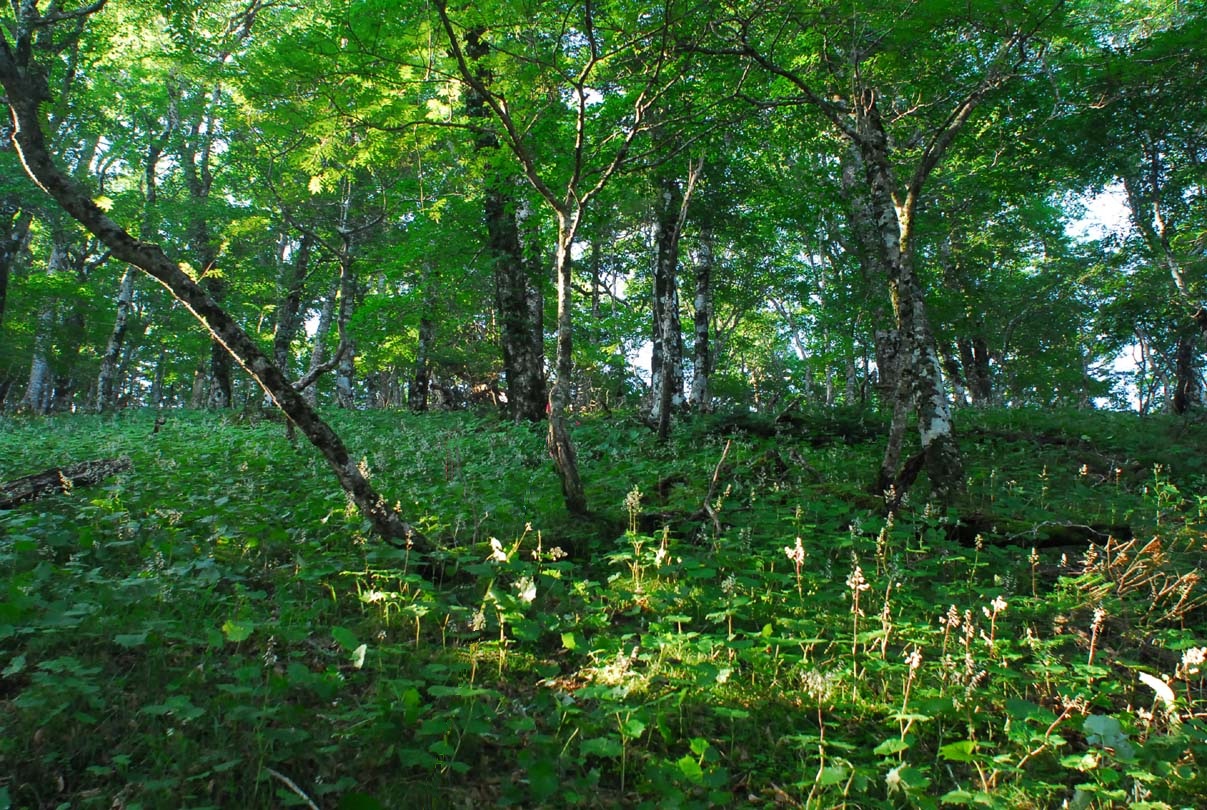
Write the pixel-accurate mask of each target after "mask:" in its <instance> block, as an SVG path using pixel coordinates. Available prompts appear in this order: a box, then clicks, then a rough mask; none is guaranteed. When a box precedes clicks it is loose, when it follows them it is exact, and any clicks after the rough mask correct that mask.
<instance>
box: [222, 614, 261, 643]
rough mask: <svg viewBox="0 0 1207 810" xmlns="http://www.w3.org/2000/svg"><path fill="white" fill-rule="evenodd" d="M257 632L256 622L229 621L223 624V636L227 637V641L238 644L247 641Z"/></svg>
mask: <svg viewBox="0 0 1207 810" xmlns="http://www.w3.org/2000/svg"><path fill="white" fill-rule="evenodd" d="M255 630H256V625H255V622H248V621H240V620H238V619H227V620H226V621H225V622H223V623H222V634H223V635H224V636H226V640H227V641H233V642H234V643H236V644H238V643H239V642H240V641H246V640H247V639H249V638H251V634H252V633H254V632H255Z"/></svg>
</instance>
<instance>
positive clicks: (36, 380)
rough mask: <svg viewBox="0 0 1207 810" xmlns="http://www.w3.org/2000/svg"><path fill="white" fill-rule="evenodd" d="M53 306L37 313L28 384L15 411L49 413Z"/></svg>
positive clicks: (47, 305)
mask: <svg viewBox="0 0 1207 810" xmlns="http://www.w3.org/2000/svg"><path fill="white" fill-rule="evenodd" d="M54 322H55V311H54V304H51V303H46V304H43V305H42V309H41V310H40V311H39V312H38V322H37V326H36V327H35V330H36V331H35V332H34V351H33V356H32V357H31V358H30V361H29V384H28V385H26V386H25V395H24V396H23V397H22V398H21V402H20V403H18V405H17V409H18V410H22V411H29V412H30V413H36V414H40V415H44V414H47V413H50V406H51V402H52V397H51V394H52V392H51V380H50V342H51V335H52V333H53V332H54Z"/></svg>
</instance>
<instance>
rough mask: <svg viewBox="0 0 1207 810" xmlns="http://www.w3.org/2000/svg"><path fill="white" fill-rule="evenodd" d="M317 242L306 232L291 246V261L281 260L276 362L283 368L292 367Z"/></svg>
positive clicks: (274, 357) (273, 334)
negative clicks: (313, 252)
mask: <svg viewBox="0 0 1207 810" xmlns="http://www.w3.org/2000/svg"><path fill="white" fill-rule="evenodd" d="M313 243H314V239H313V237H312V236H311V235H310V234H309V233H306V234H303V235H302V238H301V241H299V242H298V243H297V245H296V246H293V245H292V244H290V245H289V246H290V247H293V254H292V256H290V257H289V260H283V261H282V262H281V276H280V280H279V281H278V282H277V286H278V289H279V291H280V298H279V299H278V301H277V322H276V327H275V328H274V329H273V333H272V361H273V362H274V363H275V364H276V366H277V368H279V369H281V370H282V371H284V370H287V369H288V368H289V365H290V361H291V359H292V357H291V347H292V346H293V339H294V338H295V337H297V334H298V330H299V329H300V328H301V325H302V319H301V310H302V294H303V293H304V292H305V287H306V276H307V275H308V274H309V273H310V252H311V249H312V246H313ZM282 252H284V251H282ZM282 258H283V259H284V257H282Z"/></svg>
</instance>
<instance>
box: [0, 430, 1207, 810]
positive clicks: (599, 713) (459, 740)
mask: <svg viewBox="0 0 1207 810" xmlns="http://www.w3.org/2000/svg"><path fill="white" fill-rule="evenodd" d="M332 417H333V419H334V420H335V421H336V423H337V426H338V428H339V429H340V430H341V432H342V433H343V434H344V435H345V436H346V438H347V440H348V442H349V444H350V445H351V446H352V447H353V448H358V450H357V452H359V453H361V454H363V458H364V463H365V464H366V465H367V466H368V468H369V469H370V470H371V472H372V475H373V479H374V481H375V482H376V483H377V484H378V485H379V487H380V488H381V489H382V490H383V491H384V492H386V493H387V494H388V495H389V496H390V497H391V498H396V499H398V500H399V501H400V504H401V508H402V510H403V512H404V513H405V515H406V516H407V517H408V518H409V519H412V520H416V521H417V522H418V523H419V524H420V525H421V526H422V527H423V529H424V530H425V532H427V533H428V534H430V535H431V536H433V537H435V538H438V540H439V542H440V545H441V550H440V551H439V553H437V554H435V555H433V557H432V559H430V560H426V561H420V560H417V559H412V558H411V557H409V556H408V555H407V554H406V552H404V551H399V550H396V549H392V548H390V547H388V546H385V545H384V544H380V543H377V542H375V541H373V540H372V538H371V537H369V536H368V535H367V533H366V532H367V527H366V525H365V523H364V521H363V520H362V519H361V518H360V517H359V516H358V515H356V514H355V512H354V511H353V510H351V509H350V508H349V506H348V504H347V501H346V499H345V498H344V496H343V495H342V493H340V492H339V491H338V489H336V488H335V486H334V484H333V482H332V480H331V479H330V475H329V473H328V472H327V471H326V470H325V469H324V468H323V466H322V464H321V462H320V461H319V460H318V459H317V457H316V455H315V454H314V453H313V452H312V451H310V450H309V449H308V448H306V447H304V446H303V447H294V446H291V445H290V444H289V442H287V441H286V439H285V437H284V431H283V429H282V427H281V426H280V425H279V424H277V423H274V422H271V421H267V420H263V421H252V422H248V421H246V420H243V419H241V418H239V417H235V416H233V415H230V416H222V415H214V414H205V413H174V414H171V415H170V416H169V419H168V421H167V424H166V425H165V426H164V427H163V428H162V429H161V430H160V431H159V432H157V433H152V428H153V415H151V414H141V413H128V414H122V415H120V416H118V417H116V418H113V417H110V418H107V419H101V418H98V417H85V416H73V417H63V418H57V419H51V420H29V421H26V420H11V419H10V420H2V421H0V479H9V478H12V477H16V476H18V475H22V474H26V473H29V472H34V471H38V470H41V469H44V468H46V467H48V466H51V465H53V464H59V463H67V462H69V461H78V460H83V459H87V458H97V457H107V456H115V455H122V454H125V455H129V456H130V457H131V459H132V460H133V461H134V467H133V470H132V472H130V473H128V474H124V475H121V476H119V477H115V478H113V479H110V480H109V481H108V482H106V483H105V484H103V485H100V486H97V487H92V488H88V489H81V490H78V491H75V492H72V493H70V494H69V495H67V496H59V497H54V498H48V499H45V500H43V501H39V502H37V503H34V504H29V505H26V506H23V507H21V508H19V509H16V510H13V511H10V512H3V513H0V571H2V572H3V574H2V575H0V588H3V590H0V668H2V669H0V703H2V706H0V808H3V807H5V806H12V807H22V808H24V807H79V808H86V807H123V808H135V807H142V808H157V807H194V808H200V807H236V806H237V807H278V806H317V807H331V808H336V807H338V808H373V807H403V806H405V807H424V806H430V807H445V806H455V807H462V806H467V805H469V806H496V805H497V806H507V805H510V806H517V807H568V806H578V807H598V806H632V807H659V808H661V807H711V806H718V807H723V806H768V807H770V806H790V807H791V806H796V807H812V808H834V807H850V808H856V807H858V808H904V807H919V808H930V807H940V806H942V807H949V806H957V807H958V806H974V807H1024V808H1025V807H1035V808H1042V807H1053V806H1060V805H1061V804H1062V803H1063V802H1067V803H1068V806H1069V807H1076V808H1108V807H1141V808H1143V807H1150V808H1159V807H1172V808H1180V807H1194V806H1197V804H1198V802H1199V797H1201V796H1202V795H1205V794H1207V777H1205V776H1204V774H1203V771H1202V762H1203V759H1204V756H1205V754H1207V748H1205V742H1207V722H1205V718H1207V714H1205V712H1207V699H1205V696H1204V692H1203V687H1204V682H1203V676H1204V673H1203V671H1202V667H1201V666H1200V665H1201V664H1202V661H1201V657H1202V655H1203V654H1204V652H1207V650H1205V649H1204V648H1205V647H1207V622H1205V621H1204V610H1203V605H1204V602H1205V601H1207V588H1205V586H1204V584H1203V582H1202V580H1201V574H1202V571H1201V566H1202V560H1203V559H1204V556H1203V553H1204V551H1205V550H1207V549H1205V548H1204V537H1205V535H1204V527H1205V526H1207V499H1204V498H1201V497H1199V496H1198V494H1197V493H1200V492H1204V491H1205V489H1204V486H1203V484H1204V480H1205V478H1204V476H1207V460H1204V459H1202V458H1201V452H1200V451H1199V449H1200V448H1201V447H1202V446H1203V444H1204V438H1207V436H1205V435H1204V433H1205V430H1207V429H1205V428H1204V426H1203V425H1200V424H1197V423H1194V422H1185V421H1172V420H1168V421H1167V420H1162V419H1148V420H1144V421H1140V420H1138V419H1136V418H1135V417H1132V416H1129V415H1125V414H1105V413H1084V412H1077V413H1068V414H1050V413H1049V414H1044V413H1034V412H1009V411H1002V412H986V413H975V414H974V413H966V414H963V420H962V421H961V427H962V435H963V443H964V448H965V451H966V454H967V467H968V490H967V493H966V495H965V496H964V499H963V500H962V502H961V503H959V504H957V505H956V506H955V507H954V508H953V509H952V510H951V511H950V512H948V513H943V512H941V511H940V510H938V509H936V508H934V507H931V506H929V505H927V504H926V502H925V492H924V490H921V489H920V490H919V491H918V492H916V493H914V496H913V500H912V501H911V502H910V503H909V504H907V505H906V507H905V508H904V509H903V510H902V512H901V513H900V514H897V515H894V516H893V517H892V519H886V516H885V515H883V514H882V512H881V510H880V509H879V508H878V503H879V501H878V499H877V498H875V497H874V496H871V495H868V494H867V493H866V492H865V491H864V481H865V480H866V479H867V478H868V477H870V473H871V471H872V470H874V469H875V465H876V461H877V459H878V455H879V452H880V445H879V444H878V441H877V439H876V433H877V431H876V429H875V428H876V425H877V424H878V423H877V422H876V420H875V419H871V418H868V417H865V416H863V415H860V414H837V415H836V414H813V415H809V416H807V417H806V418H803V419H802V420H800V421H797V422H793V423H792V424H791V425H789V426H786V427H785V429H784V432H782V433H780V434H779V435H775V436H763V435H761V432H760V431H758V430H749V429H746V427H748V425H747V426H743V425H742V424H741V423H735V422H734V421H732V420H729V421H727V420H723V419H695V420H690V421H688V422H685V423H684V424H682V425H680V426H678V428H677V432H676V439H675V440H674V441H672V442H671V443H670V444H668V445H665V446H659V445H658V444H657V443H656V442H655V441H654V438H653V436H652V435H651V434H650V433H649V431H648V430H646V429H645V428H644V427H642V426H641V425H640V424H639V423H638V422H636V421H635V420H629V419H626V418H623V417H617V418H614V419H603V418H597V417H586V418H584V420H583V423H582V424H580V425H577V426H576V427H575V438H576V440H577V441H578V442H579V445H580V447H579V453H580V462H581V466H582V470H583V475H584V478H585V480H586V481H587V483H588V491H587V494H588V499H589V501H590V502H591V504H592V505H593V506H594V507H595V508H596V509H597V510H598V511H597V514H596V515H595V516H594V517H593V518H592V519H589V520H575V519H571V518H569V517H567V516H566V515H565V514H564V512H563V511H562V509H561V507H560V494H559V490H558V485H557V481H556V478H555V476H554V473H553V471H552V469H551V467H550V464H549V462H548V461H547V459H546V457H545V455H544V437H543V435H542V432H541V430H540V429H539V427H538V428H530V427H527V426H516V425H512V424H509V423H506V422H502V421H499V420H496V419H494V418H492V417H485V416H481V415H477V416H475V415H471V414H434V415H430V416H425V417H415V416H411V415H408V414H402V413H392V412H375V413H357V414H332ZM869 428H870V429H869ZM706 501H707V502H708V506H709V509H708V510H705V509H704V508H703V506H704V504H705V502H706ZM421 562H422V563H424V566H422V567H420V566H419V563H421Z"/></svg>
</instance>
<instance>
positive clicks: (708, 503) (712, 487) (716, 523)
mask: <svg viewBox="0 0 1207 810" xmlns="http://www.w3.org/2000/svg"><path fill="white" fill-rule="evenodd" d="M731 444H733V439H729V440H727V441H726V442H725V449H724V450H722V451H721V459H720V461H718V462H717V466H716V468H715V469H714V470H713V471H712V481H711V482H710V483H709V485H708V494H707V495H705V496H704V511H705V512H706V513H707V514H708V517H709V518H710V519H711V520H712V527H713V531H715V532H716V535H715V536H716V537H720V536H721V521H720V520H719V519H718V518H717V513H716V510H714V509H713V508H712V499H713V496H714V495H715V494H716V492H717V480H718V479H719V478H720V477H721V465H722V464H724V463H725V457H726V456H727V455H729V445H731Z"/></svg>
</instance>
